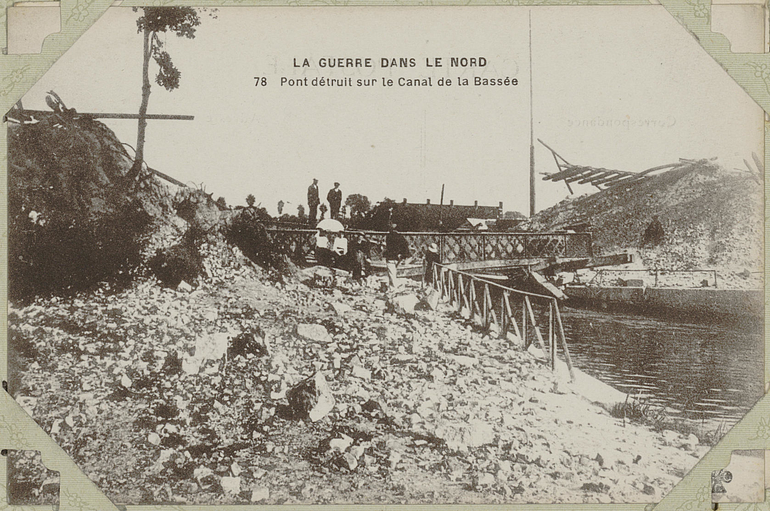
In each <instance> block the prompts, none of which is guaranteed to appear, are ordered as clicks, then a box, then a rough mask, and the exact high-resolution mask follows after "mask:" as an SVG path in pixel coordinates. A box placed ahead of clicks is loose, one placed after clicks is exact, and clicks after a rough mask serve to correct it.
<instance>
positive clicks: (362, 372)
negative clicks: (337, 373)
mask: <svg viewBox="0 0 770 511" xmlns="http://www.w3.org/2000/svg"><path fill="white" fill-rule="evenodd" d="M351 374H352V375H353V376H355V377H356V378H361V379H362V380H369V379H371V377H372V372H371V371H370V370H369V369H366V368H365V367H362V366H359V365H356V366H353V372H352V373H351Z"/></svg>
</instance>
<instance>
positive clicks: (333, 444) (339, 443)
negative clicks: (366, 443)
mask: <svg viewBox="0 0 770 511" xmlns="http://www.w3.org/2000/svg"><path fill="white" fill-rule="evenodd" d="M351 445H353V439H352V438H350V437H349V436H347V435H342V436H341V437H340V438H332V439H331V440H329V447H330V448H331V449H332V450H334V451H338V452H345V451H346V450H347V449H348V447H350V446H351Z"/></svg>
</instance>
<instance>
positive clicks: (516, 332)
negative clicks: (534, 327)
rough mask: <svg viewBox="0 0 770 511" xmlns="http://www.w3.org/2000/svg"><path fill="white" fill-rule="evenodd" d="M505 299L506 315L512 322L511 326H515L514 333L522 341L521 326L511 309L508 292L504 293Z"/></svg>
mask: <svg viewBox="0 0 770 511" xmlns="http://www.w3.org/2000/svg"><path fill="white" fill-rule="evenodd" d="M503 299H504V301H505V314H506V315H507V316H508V318H509V319H510V321H511V324H512V325H513V333H514V334H516V337H518V338H519V339H522V337H521V331H520V330H519V325H518V323H516V318H515V317H513V310H512V309H511V302H510V299H509V298H508V291H504V292H503Z"/></svg>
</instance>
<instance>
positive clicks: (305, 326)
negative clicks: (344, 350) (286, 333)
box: [297, 323, 332, 343]
mask: <svg viewBox="0 0 770 511" xmlns="http://www.w3.org/2000/svg"><path fill="white" fill-rule="evenodd" d="M297 335H299V336H300V337H302V338H304V339H307V340H309V341H316V342H323V343H329V342H332V336H331V335H329V332H328V331H327V330H326V327H325V326H323V325H318V324H309V323H300V324H298V325H297Z"/></svg>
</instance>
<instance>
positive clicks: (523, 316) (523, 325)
mask: <svg viewBox="0 0 770 511" xmlns="http://www.w3.org/2000/svg"><path fill="white" fill-rule="evenodd" d="M526 298H527V297H526V296H525V297H524V299H525V300H526ZM528 326H529V325H527V304H526V303H524V300H522V301H521V333H522V334H523V337H522V339H523V340H524V349H527V348H529V336H528V335H527V334H528V333H529V332H527V330H528V329H529V328H528Z"/></svg>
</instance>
